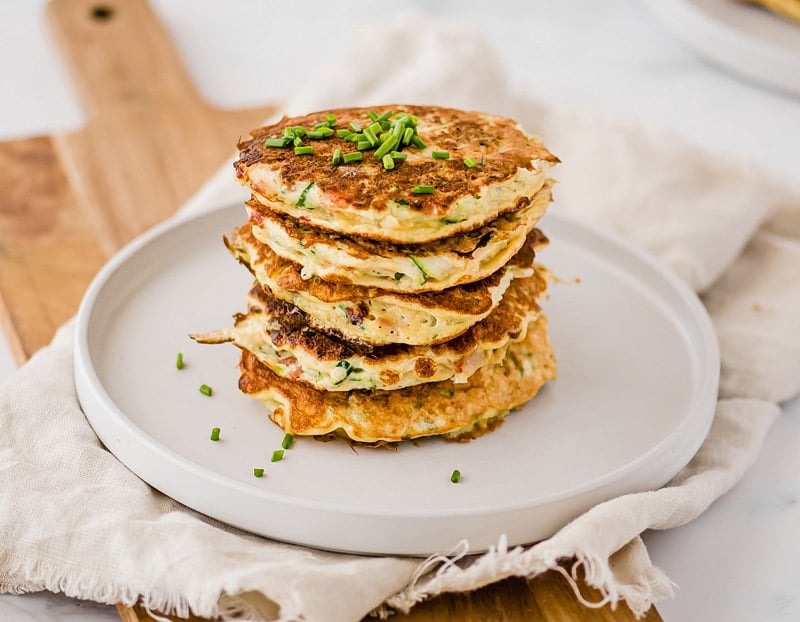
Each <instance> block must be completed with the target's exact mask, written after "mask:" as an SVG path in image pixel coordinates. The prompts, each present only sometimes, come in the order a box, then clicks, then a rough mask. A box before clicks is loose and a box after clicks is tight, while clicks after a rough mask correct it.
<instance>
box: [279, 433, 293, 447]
mask: <svg viewBox="0 0 800 622" xmlns="http://www.w3.org/2000/svg"><path fill="white" fill-rule="evenodd" d="M292 445H294V436H293V435H291V434H289V433H288V432H287V433H286V434H285V435H284V436H283V441H281V447H283V448H284V449H291V448H292Z"/></svg>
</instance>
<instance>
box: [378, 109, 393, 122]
mask: <svg viewBox="0 0 800 622" xmlns="http://www.w3.org/2000/svg"><path fill="white" fill-rule="evenodd" d="M391 118H392V111H391V110H387V111H386V112H384V113H383V114H382V115H381V116H379V117H378V118H377V119H375V121H377V122H378V123H380V122H381V121H388V120H389V119H391Z"/></svg>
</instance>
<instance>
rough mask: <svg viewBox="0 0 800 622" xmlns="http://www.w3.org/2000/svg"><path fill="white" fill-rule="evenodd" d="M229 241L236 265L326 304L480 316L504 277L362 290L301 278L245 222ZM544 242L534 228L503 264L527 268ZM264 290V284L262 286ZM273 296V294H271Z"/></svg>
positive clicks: (294, 266)
mask: <svg viewBox="0 0 800 622" xmlns="http://www.w3.org/2000/svg"><path fill="white" fill-rule="evenodd" d="M231 236H232V237H231V239H228V238H227V237H226V238H224V241H225V245H226V246H227V247H228V250H229V251H230V252H231V253H232V254H233V256H234V257H236V259H238V260H239V262H240V263H241V264H242V265H244V266H245V267H247V268H248V270H250V271H251V272H253V270H252V268H251V267H250V264H251V263H263V265H264V266H265V269H266V271H267V272H268V273H269V274H270V275H272V278H273V279H274V280H275V282H276V283H277V284H278V285H279V286H280V287H281V288H282V289H284V290H286V291H289V292H295V293H299V292H303V293H306V294H308V295H310V296H313V297H314V298H316V299H317V300H321V301H323V302H327V303H335V302H343V301H356V300H370V299H374V298H377V297H379V296H392V297H395V298H397V299H398V300H408V301H409V302H412V303H413V305H414V306H415V307H423V308H426V309H444V310H447V311H449V312H453V313H459V314H464V315H483V314H484V313H486V312H488V311H489V310H490V309H491V308H492V295H491V292H490V291H489V290H490V288H492V287H496V286H497V285H498V284H499V283H500V281H501V280H502V278H503V274H504V268H501V269H500V270H497V271H496V272H495V273H494V274H491V275H489V276H488V277H486V278H485V279H482V280H480V281H476V282H474V283H466V284H463V285H456V286H455V287H450V288H448V289H445V290H442V291H438V292H422V293H418V294H408V293H401V292H392V291H388V290H383V289H380V288H377V287H364V286H361V285H351V284H349V283H337V282H334V281H330V280H322V279H320V278H319V277H312V278H310V279H304V278H303V277H302V274H301V269H302V268H301V266H300V265H299V264H296V263H294V262H293V261H290V260H288V259H284V258H283V257H281V256H280V255H278V254H276V253H275V252H273V251H272V249H271V248H269V246H267V245H266V244H264V243H262V242H260V241H259V240H257V239H256V238H255V236H253V233H252V224H251V223H246V224H245V225H243V226H242V227H240V228H238V229H236V230H235V231H234V232H233V233H232V234H231ZM237 237H239V238H241V239H242V240H243V241H245V242H246V243H247V244H248V245H250V246H251V248H255V249H257V256H256V257H255V258H253V257H251V258H250V259H249V260H248V258H247V257H245V256H244V255H243V253H242V252H241V251H239V250H238V249H237V248H236V238H237ZM546 241H547V238H546V237H545V236H544V234H543V233H542V232H541V231H539V230H538V229H534V230H533V231H532V232H531V233H530V235H529V236H528V240H527V242H526V243H525V244H524V245H523V247H522V248H521V249H520V250H519V252H517V254H516V255H514V257H512V258H511V260H510V261H509V262H508V264H506V265H514V266H518V267H522V268H526V267H529V266H531V265H532V264H533V260H534V255H535V253H534V250H533V249H534V246H542V245H543V244H545V243H546ZM262 285H264V286H265V287H266V286H267V285H266V284H264V283H262ZM273 293H274V292H273ZM353 323H354V324H356V323H357V317H354V318H353Z"/></svg>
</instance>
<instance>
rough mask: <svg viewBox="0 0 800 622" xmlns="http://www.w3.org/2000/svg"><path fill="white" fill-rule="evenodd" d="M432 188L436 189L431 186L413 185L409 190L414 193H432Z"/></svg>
mask: <svg viewBox="0 0 800 622" xmlns="http://www.w3.org/2000/svg"><path fill="white" fill-rule="evenodd" d="M434 190H436V188H434V187H433V186H414V187H413V188H412V189H411V192H413V193H414V194H433V191H434Z"/></svg>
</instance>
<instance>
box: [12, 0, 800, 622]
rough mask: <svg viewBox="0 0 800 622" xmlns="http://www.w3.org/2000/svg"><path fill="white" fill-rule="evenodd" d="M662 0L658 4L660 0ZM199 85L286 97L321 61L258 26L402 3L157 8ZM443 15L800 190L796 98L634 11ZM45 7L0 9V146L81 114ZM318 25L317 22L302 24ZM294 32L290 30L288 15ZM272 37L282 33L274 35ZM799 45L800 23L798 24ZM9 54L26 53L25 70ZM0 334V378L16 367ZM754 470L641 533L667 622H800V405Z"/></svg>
mask: <svg viewBox="0 0 800 622" xmlns="http://www.w3.org/2000/svg"><path fill="white" fill-rule="evenodd" d="M664 1H667V0H664ZM153 3H154V6H155V8H156V10H157V12H158V14H159V15H160V16H161V18H162V19H163V20H164V22H165V24H166V26H167V28H168V30H169V31H170V32H171V34H172V35H173V37H174V39H175V41H176V44H177V46H178V49H179V50H180V52H181V54H182V55H183V58H184V61H185V62H186V64H187V67H188V68H189V71H190V74H191V75H192V76H193V78H194V79H195V81H196V82H197V85H198V88H199V90H200V92H201V93H202V94H203V95H204V96H205V97H206V98H207V99H208V100H209V101H211V102H213V103H215V104H217V105H221V106H231V107H239V106H247V105H254V104H259V103H264V102H269V101H275V100H278V99H280V98H282V97H284V96H285V94H286V93H288V92H289V91H290V90H291V88H292V84H293V83H294V81H295V80H296V78H295V76H296V75H298V73H302V72H303V71H305V70H307V69H310V68H311V67H313V66H314V65H315V64H316V63H317V62H319V61H320V60H321V59H322V58H323V57H324V54H325V46H322V45H319V46H304V47H300V48H298V50H297V52H296V54H293V55H292V58H291V62H286V59H282V62H280V63H275V62H274V59H270V57H269V51H268V50H261V49H259V48H258V38H257V37H255V38H253V37H239V36H237V33H239V32H242V31H248V30H249V29H250V28H251V24H252V23H253V20H252V14H253V13H255V12H257V13H260V14H263V15H265V16H266V17H264V18H263V19H262V20H258V22H259V23H265V24H281V23H287V22H288V23H292V22H293V20H297V21H299V20H302V21H303V23H304V24H305V28H306V29H307V33H308V34H307V36H308V39H309V40H312V41H313V40H315V37H314V35H313V33H312V32H309V30H313V29H314V28H322V27H323V26H322V24H324V22H325V19H326V16H327V18H334V17H336V18H337V19H340V20H341V19H342V16H352V17H351V18H349V21H350V23H364V22H366V21H373V20H375V19H378V18H380V17H382V16H385V15H388V14H390V13H392V12H394V11H396V10H398V9H396V8H394V7H396V6H397V3H380V4H377V3H372V2H369V3H368V2H366V0H338V1H337V2H336V3H327V2H320V1H311V0H304V1H300V2H292V3H288V2H283V3H277V2H272V3H264V2H262V1H261V0H240V1H239V2H237V3H225V4H223V3H214V2H210V1H208V0H203V1H199V0H153ZM403 6H405V7H408V6H416V7H421V8H423V9H424V10H427V11H429V12H430V13H432V14H433V15H435V16H437V17H448V18H456V19H459V20H469V21H472V22H474V23H476V24H477V25H478V27H480V28H482V29H484V30H485V31H486V32H487V33H488V34H489V35H490V37H491V38H492V39H493V40H494V42H495V45H496V47H497V50H498V53H499V54H500V56H501V58H502V59H503V60H505V61H506V63H507V65H508V66H509V71H510V77H511V79H512V80H513V83H514V84H515V86H516V88H517V89H518V90H519V91H521V92H528V93H532V94H535V95H536V96H537V97H541V98H546V99H547V100H548V101H550V102H553V103H557V104H559V105H561V106H564V107H567V108H572V109H576V110H581V109H585V110H593V111H596V110H600V111H603V112H604V113H605V114H607V115H608V116H611V117H617V118H622V119H630V120H636V121H640V122H644V123H648V124H653V125H661V126H666V127H669V128H672V129H674V130H675V131H677V132H680V133H682V134H683V135H684V136H686V137H688V138H689V139H690V140H692V141H694V142H696V143H697V144H699V145H701V146H703V147H705V148H707V149H709V150H711V151H714V152H723V153H726V154H729V155H732V156H733V157H737V158H741V159H750V160H752V161H755V162H757V163H758V164H759V165H760V166H761V167H763V168H764V170H768V171H771V173H772V175H774V176H775V177H776V178H778V179H780V180H782V181H783V182H784V183H786V184H789V185H791V186H793V187H794V188H798V189H800V174H798V172H797V171H798V169H797V167H798V163H800V100H798V99H793V98H791V97H787V96H784V95H779V94H777V93H774V92H770V91H766V90H762V89H760V88H758V87H754V86H751V85H750V84H747V83H743V82H740V81H738V80H737V79H735V78H732V77H730V76H729V75H727V74H725V73H722V72H719V71H717V70H716V69H714V68H712V67H709V66H707V65H706V64H704V63H703V62H702V61H700V60H698V59H697V58H696V57H695V56H694V55H693V54H692V53H691V52H690V51H689V50H687V49H686V48H684V47H683V46H682V44H680V43H679V42H678V41H677V40H675V39H674V38H673V37H672V36H671V34H670V33H669V32H667V31H666V30H665V29H664V27H663V26H662V25H661V24H660V23H659V22H658V21H657V20H656V19H655V18H654V16H653V15H652V14H651V13H649V12H648V10H647V9H646V7H645V6H643V5H642V4H641V3H637V2H633V1H630V0H629V1H625V0H606V2H604V3H596V2H593V1H592V0H569V1H564V2H547V1H546V0H536V1H530V0H494V1H493V2H491V3H487V2H485V1H469V2H465V1H463V0H436V1H434V0H427V1H425V0H417V1H414V2H406V3H404V5H403ZM43 7H44V0H35V1H33V0H11V1H8V0H7V1H6V2H4V3H2V4H0V80H2V83H3V85H4V88H3V89H2V91H0V140H5V139H10V138H18V137H22V136H28V135H34V134H43V133H48V132H51V131H53V130H58V129H69V128H74V127H78V126H79V125H80V124H81V123H82V120H83V116H82V111H81V109H80V105H79V103H78V102H77V100H76V97H75V94H74V93H73V92H72V90H71V88H70V86H69V82H68V80H67V79H66V77H65V75H64V74H63V73H62V68H61V66H60V64H59V60H58V56H57V53H56V50H55V47H54V46H53V44H52V43H51V42H50V40H49V37H48V34H47V30H46V27H45V23H44V16H43ZM309 16H314V19H313V20H310V19H308V17H309ZM295 23H296V21H295ZM270 32H271V33H273V35H272V36H278V37H280V36H289V35H288V31H286V32H285V33H283V34H282V31H281V29H279V28H274V29H273V28H270ZM798 37H800V29H798ZM243 54H244V55H246V56H247V57H249V58H250V59H251V60H252V59H255V58H258V57H259V55H261V58H263V65H264V67H265V68H268V73H269V79H263V80H252V79H251V75H250V73H249V69H246V68H245V66H244V64H242V63H239V62H238V59H239V58H241V56H242V55H243ZM19 59H25V62H20V60H19ZM13 368H14V365H13V360H12V359H11V357H10V355H9V352H8V347H7V344H6V343H5V341H4V340H2V339H0V382H1V381H2V380H3V379H4V378H6V377H7V376H8V375H9V374H10V373H11V372H12V370H13ZM784 411H785V412H784V416H783V417H782V418H781V419H780V420H779V421H778V423H777V424H776V426H775V428H774V429H773V430H772V432H771V434H770V436H769V438H768V440H767V445H766V447H765V451H764V453H763V455H762V457H761V458H760V460H759V462H758V463H757V464H756V466H755V467H754V468H753V469H752V470H751V471H750V472H749V473H748V474H747V476H746V477H745V479H744V480H743V481H742V482H741V483H740V484H739V485H738V486H737V487H736V488H735V489H734V490H733V491H732V492H731V493H730V494H728V495H727V496H725V497H723V498H722V499H720V500H719V501H718V502H716V503H715V504H714V505H713V506H712V507H711V508H710V509H709V510H708V511H707V512H706V513H705V514H703V515H702V516H701V517H700V518H699V519H697V520H696V521H694V522H693V523H691V524H689V525H687V526H684V527H681V528H678V529H673V530H670V531H668V532H662V533H648V534H646V536H645V540H646V542H647V544H648V548H649V550H650V554H651V556H652V557H653V559H654V561H655V562H656V564H658V565H659V566H661V567H663V568H664V569H665V570H666V571H667V573H668V574H669V576H670V577H671V578H672V579H673V580H674V581H675V582H676V584H677V585H678V590H677V597H676V598H675V599H674V600H672V601H668V602H665V603H662V604H661V605H660V606H659V610H660V612H661V614H662V616H663V617H664V619H665V620H667V622H691V621H694V620H703V621H706V620H726V622H756V621H758V622H778V621H789V620H800V588H798V585H800V570H798V568H797V565H796V563H794V560H796V559H797V558H798V556H800V528H798V525H800V504H798V503H797V500H798V498H800V452H798V451H797V448H798V447H799V446H800V400H795V401H794V402H793V403H791V404H789V405H786V407H785V408H784ZM0 620H2V621H3V622H28V621H36V622H39V621H52V622H65V621H68V620H88V621H98V622H99V621H106V620H108V621H111V620H113V621H116V620H118V617H117V615H116V613H115V609H114V608H113V607H110V606H103V605H96V604H93V603H83V602H78V601H74V600H72V599H68V598H66V597H64V596H61V595H53V594H29V595H22V596H12V595H4V596H0Z"/></svg>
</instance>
